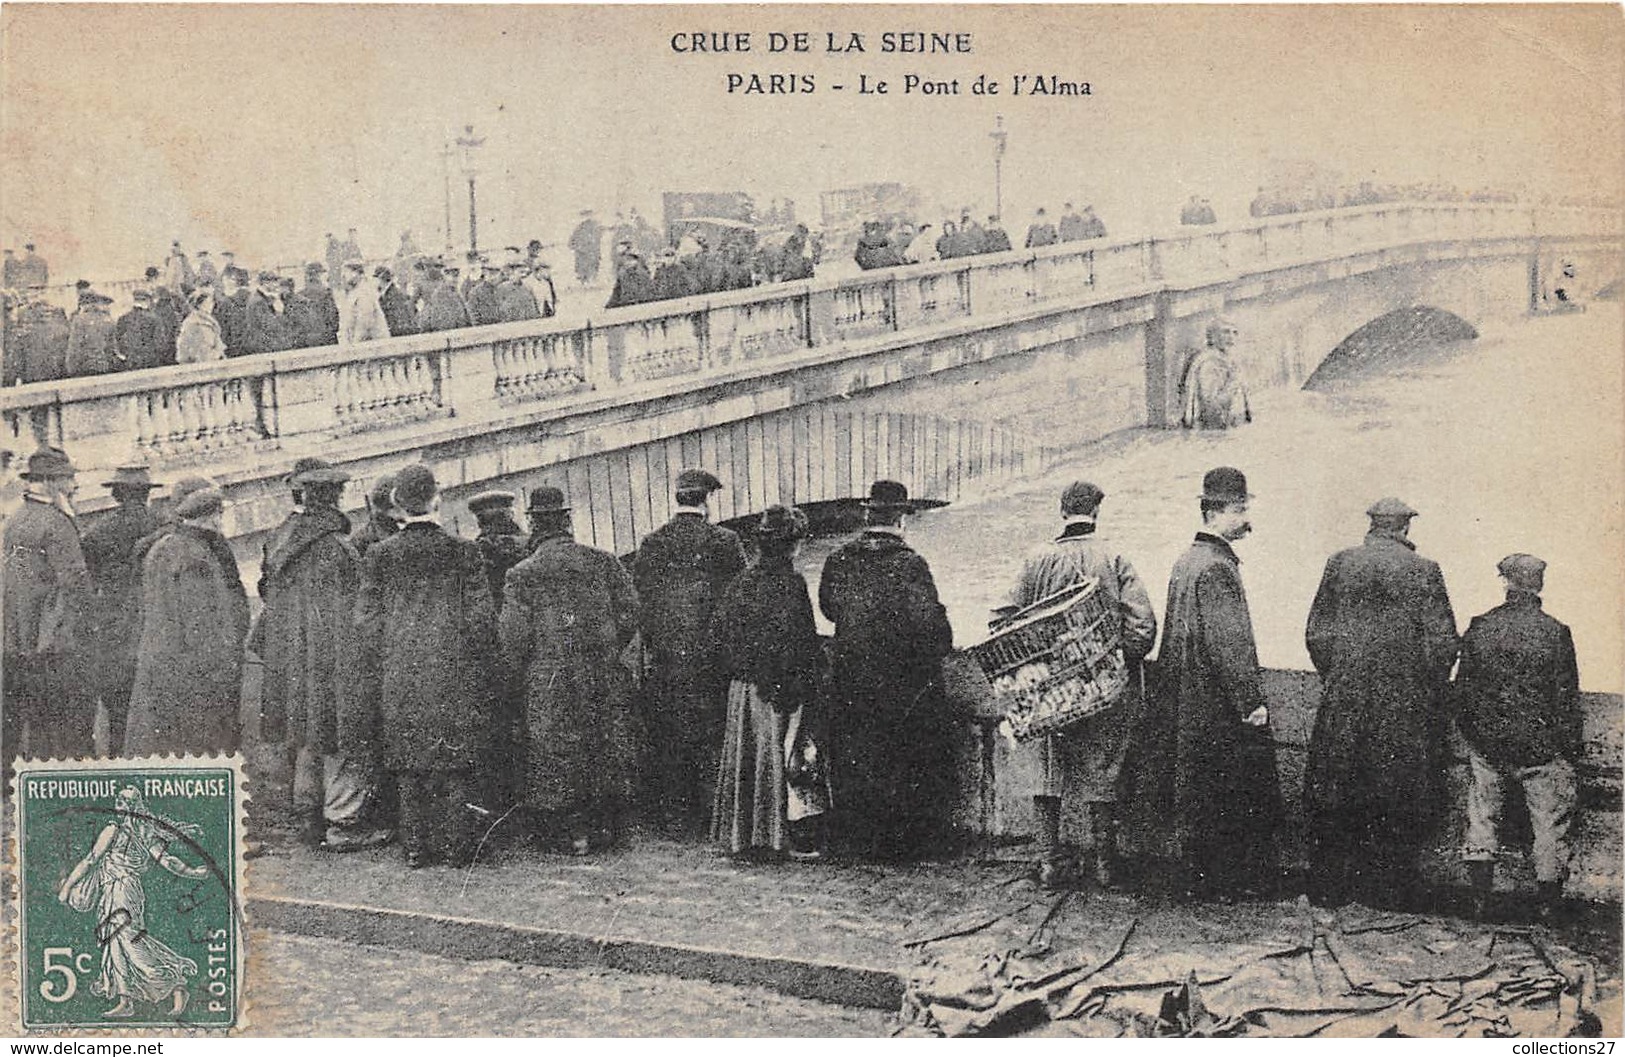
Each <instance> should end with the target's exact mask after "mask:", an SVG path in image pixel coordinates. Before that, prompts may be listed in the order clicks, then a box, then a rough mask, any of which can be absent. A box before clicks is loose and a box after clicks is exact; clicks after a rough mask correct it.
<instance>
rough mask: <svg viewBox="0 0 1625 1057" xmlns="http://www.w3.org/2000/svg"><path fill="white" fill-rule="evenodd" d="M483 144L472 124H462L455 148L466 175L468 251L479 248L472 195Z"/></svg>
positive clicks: (478, 227)
mask: <svg viewBox="0 0 1625 1057" xmlns="http://www.w3.org/2000/svg"><path fill="white" fill-rule="evenodd" d="M484 145H485V140H484V139H483V138H475V136H474V126H473V125H464V126H463V134H462V135H461V136H458V137H457V149H458V150H460V151H461V152H462V156H463V175H464V176H466V177H468V249H469V252H470V253H473V252H477V251H478V250H479V248H480V214H479V208H478V206H477V205H476V199H475V197H474V178H475V177H476V176H478V175H479V164H478V153H479V149H480V148H481V147H483V146H484Z"/></svg>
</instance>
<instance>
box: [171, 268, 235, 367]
mask: <svg viewBox="0 0 1625 1057" xmlns="http://www.w3.org/2000/svg"><path fill="white" fill-rule="evenodd" d="M190 300H191V302H192V311H190V312H188V313H187V314H186V318H185V319H183V320H181V333H180V337H178V338H176V339H175V362H176V363H213V362H214V361H216V360H223V359H225V358H226V339H225V337H224V336H223V335H222V334H221V333H220V321H219V320H218V319H216V318H215V315H214V288H213V287H210V286H200V287H198V288H197V289H196V290H193V291H192V296H191V298H190Z"/></svg>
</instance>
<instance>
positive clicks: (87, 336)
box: [64, 290, 126, 378]
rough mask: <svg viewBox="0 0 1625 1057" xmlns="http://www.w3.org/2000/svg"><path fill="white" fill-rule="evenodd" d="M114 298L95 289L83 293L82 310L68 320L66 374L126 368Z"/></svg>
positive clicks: (84, 373)
mask: <svg viewBox="0 0 1625 1057" xmlns="http://www.w3.org/2000/svg"><path fill="white" fill-rule="evenodd" d="M112 303H113V299H112V298H111V297H108V296H107V295H106V294H98V293H96V292H95V291H94V290H86V291H84V292H83V293H81V294H80V295H79V311H77V312H75V313H74V314H73V318H71V319H70V320H68V351H67V354H66V357H65V359H66V363H65V365H64V373H65V375H66V376H67V377H69V378H83V377H86V376H88V375H93V374H111V373H113V372H114V371H122V370H124V369H125V366H126V364H125V362H124V358H123V357H122V356H121V355H120V354H119V349H118V334H117V332H116V331H115V329H114V325H113V317H112V316H110V315H108V313H107V306H108V305H110V304H112Z"/></svg>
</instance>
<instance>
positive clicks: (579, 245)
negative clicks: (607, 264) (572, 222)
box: [570, 209, 604, 286]
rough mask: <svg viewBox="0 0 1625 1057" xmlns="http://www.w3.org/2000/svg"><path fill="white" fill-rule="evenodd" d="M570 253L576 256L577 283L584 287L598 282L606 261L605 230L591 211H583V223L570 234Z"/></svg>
mask: <svg viewBox="0 0 1625 1057" xmlns="http://www.w3.org/2000/svg"><path fill="white" fill-rule="evenodd" d="M570 252H571V253H573V254H575V259H576V281H577V282H579V283H580V284H581V285H582V286H588V285H590V284H591V283H593V282H594V281H596V280H597V278H598V268H599V266H600V265H601V264H602V263H603V259H604V228H603V225H602V224H600V223H598V221H597V220H595V219H593V215H592V211H591V210H590V209H589V210H583V211H582V213H581V223H579V224H577V225H576V226H575V230H574V231H572V232H570Z"/></svg>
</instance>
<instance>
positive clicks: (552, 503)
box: [525, 484, 570, 514]
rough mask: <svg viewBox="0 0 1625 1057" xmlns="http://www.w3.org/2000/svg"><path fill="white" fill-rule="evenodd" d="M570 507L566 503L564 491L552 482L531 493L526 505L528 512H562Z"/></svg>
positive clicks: (526, 511)
mask: <svg viewBox="0 0 1625 1057" xmlns="http://www.w3.org/2000/svg"><path fill="white" fill-rule="evenodd" d="M569 509H570V508H569V507H567V506H565V505H564V493H563V492H562V491H560V490H559V489H557V488H554V487H553V486H552V485H550V484H544V485H542V486H541V487H540V488H537V489H536V490H535V491H533V492H531V493H530V502H529V503H527V504H526V505H525V513H527V514H562V513H564V512H565V511H567V510H569Z"/></svg>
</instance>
